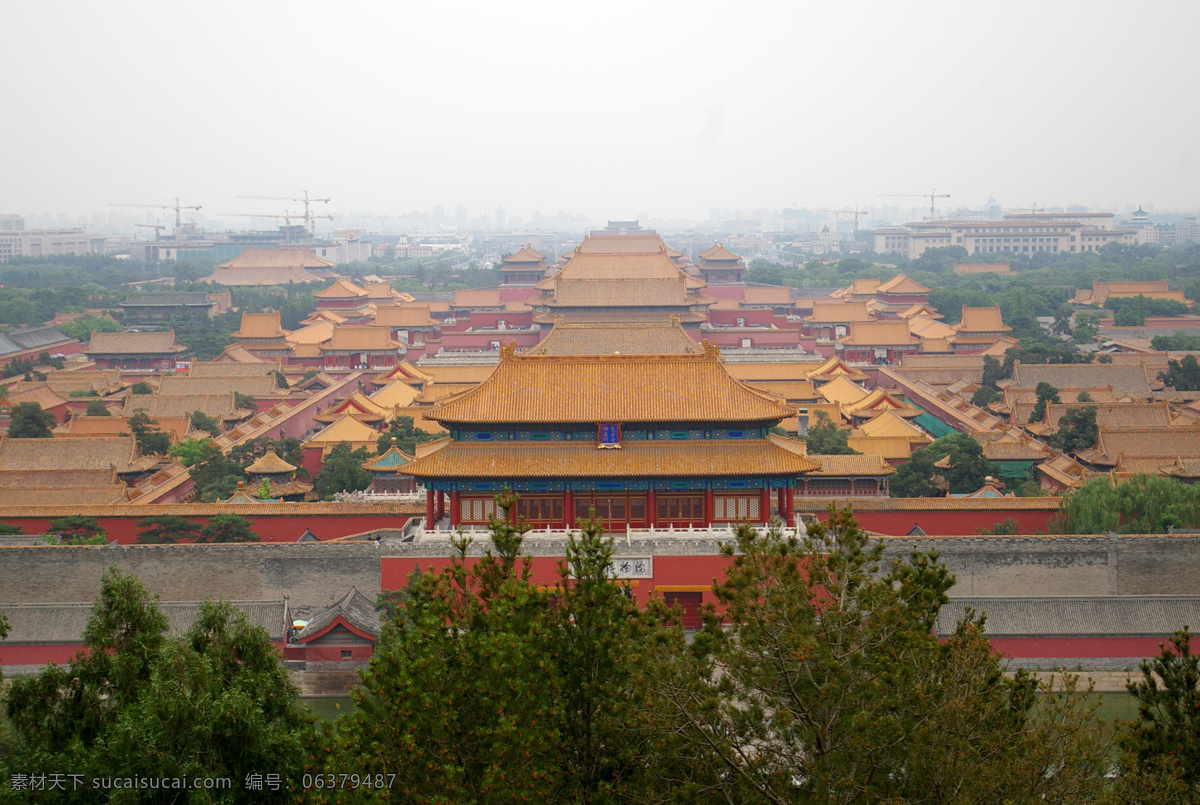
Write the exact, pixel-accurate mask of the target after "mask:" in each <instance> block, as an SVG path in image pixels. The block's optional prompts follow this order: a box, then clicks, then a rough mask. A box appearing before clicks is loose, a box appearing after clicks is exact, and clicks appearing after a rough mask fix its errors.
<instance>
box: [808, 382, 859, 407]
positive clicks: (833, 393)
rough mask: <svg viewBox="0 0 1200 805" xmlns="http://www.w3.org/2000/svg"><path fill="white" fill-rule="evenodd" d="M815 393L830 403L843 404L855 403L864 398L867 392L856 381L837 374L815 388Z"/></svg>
mask: <svg viewBox="0 0 1200 805" xmlns="http://www.w3.org/2000/svg"><path fill="white" fill-rule="evenodd" d="M817 393H818V394H820V395H821V396H822V397H824V398H825V399H826V400H828V401H829V402H831V403H838V404H840V405H843V406H847V405H850V404H852V403H856V402H858V401H859V400H862V399H864V398H866V396H867V394H868V392H867V390H866V389H864V388H863V387H862V386H860V385H858V384H857V383H853V382H851V381H850V380H848V379H846V378H845V377H844V376H842V375H838V376H837V377H835V378H834V379H833V380H830V381H829V382H828V383H826V384H825V385H823V386H821V387H820V388H819V389H817Z"/></svg>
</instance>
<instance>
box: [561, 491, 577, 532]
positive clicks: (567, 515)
mask: <svg viewBox="0 0 1200 805" xmlns="http://www.w3.org/2000/svg"><path fill="white" fill-rule="evenodd" d="M563 519H564V520H566V522H567V528H569V529H570V528H574V527H575V496H574V495H573V494H571V490H570V489H568V490H567V491H566V492H563Z"/></svg>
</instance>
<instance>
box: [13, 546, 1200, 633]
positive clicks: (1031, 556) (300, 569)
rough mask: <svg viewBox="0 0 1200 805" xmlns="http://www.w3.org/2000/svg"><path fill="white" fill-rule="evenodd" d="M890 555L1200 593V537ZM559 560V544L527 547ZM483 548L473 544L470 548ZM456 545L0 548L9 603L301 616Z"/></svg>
mask: <svg viewBox="0 0 1200 805" xmlns="http://www.w3.org/2000/svg"><path fill="white" fill-rule="evenodd" d="M887 542H888V556H889V557H895V556H901V555H904V554H905V553H907V552H908V551H909V550H911V549H912V546H913V545H914V544H915V545H917V546H919V547H921V548H922V549H924V550H938V551H940V552H941V558H942V561H943V562H945V563H946V565H947V566H948V567H949V568H950V570H951V571H952V572H953V573H954V574H955V575H956V576H957V579H958V583H957V585H956V586H955V588H954V589H953V590H952V591H951V594H952V595H954V594H958V595H971V596H978V595H1135V594H1142V595H1147V594H1181V593H1186V594H1200V537H1192V536H1177V537H1121V538H1117V539H1111V538H1108V537H1067V538H1046V537H1042V538H1038V537H953V538H948V537H943V538H936V539H919V540H913V539H911V538H901V537H897V538H891V539H889V540H888V541H887ZM527 545H528V547H529V549H530V552H532V553H535V554H539V555H551V556H561V555H562V549H563V544H562V541H561V540H553V541H548V542H546V543H539V541H538V540H536V539H533V540H530V541H529V542H528V543H527ZM482 547H483V546H482V544H480V543H476V544H475V545H474V546H473V550H472V553H478V552H479V551H480V550H481V549H482ZM617 550H618V553H619V554H620V553H626V554H630V555H646V554H647V553H654V554H660V555H670V554H675V555H686V554H691V555H696V554H712V553H715V552H716V551H717V550H718V544H717V542H716V541H715V540H701V539H694V540H690V539H687V538H676V539H669V538H655V539H653V540H644V541H643V540H636V539H635V540H634V541H633V543H632V544H631V545H627V544H625V543H624V541H621V542H619V543H618V546H617ZM448 552H449V546H448V545H441V546H437V547H434V546H430V545H418V544H393V545H379V544H373V543H342V544H320V543H312V544H308V543H306V544H290V545H203V546H194V545H185V546H170V545H125V546H109V547H80V548H70V547H49V546H46V547H14V548H0V602H56V601H57V602H67V601H92V600H94V599H95V598H96V595H97V594H98V593H99V591H100V577H101V576H102V575H103V574H104V571H105V569H106V568H107V567H108V566H109V565H110V564H112V563H113V562H116V563H117V564H118V565H119V566H120V567H121V569H122V570H123V571H124V572H129V573H135V574H137V575H138V576H139V577H140V578H141V580H142V583H143V584H145V585H146V587H147V588H148V589H149V590H150V591H151V592H153V593H155V594H157V595H159V596H160V597H161V598H162V599H163V600H165V601H180V600H201V599H203V598H205V597H206V596H213V597H220V598H229V599H272V598H282V597H284V596H288V597H289V598H290V600H291V602H292V606H293V608H294V609H295V611H296V612H297V614H299V615H305V614H309V613H311V612H314V611H316V610H318V609H321V608H323V607H325V606H328V605H330V604H332V603H333V602H334V601H336V600H337V599H338V598H339V597H341V596H342V595H343V594H344V593H345V592H346V590H348V589H349V588H350V587H351V586H355V587H357V588H358V589H359V590H361V591H362V592H363V593H364V594H366V595H368V596H371V595H373V594H374V592H376V591H378V589H379V566H380V562H379V560H380V558H381V557H384V556H403V557H410V558H412V559H414V560H416V559H418V558H420V557H422V556H436V555H442V556H445V555H447V553H448Z"/></svg>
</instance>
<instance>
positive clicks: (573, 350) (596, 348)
mask: <svg viewBox="0 0 1200 805" xmlns="http://www.w3.org/2000/svg"><path fill="white" fill-rule="evenodd" d="M703 351H704V350H703V348H702V347H701V346H700V344H698V343H697V342H696V340H695V339H693V338H692V337H691V336H689V335H688V334H687V333H686V332H685V331H684V329H683V327H682V326H681V325H680V323H679V321H678V319H676V320H674V321H669V322H626V323H612V324H571V323H566V322H564V321H562V320H561V319H559V320H557V321H555V322H554V328H553V329H552V330H551V331H550V334H549V335H547V336H546V338H545V339H544V340H543V341H542V342H541V343H540V344H538V345H537V346H535V347H533V348H531V349H530V350H529V351H528V352H526V353H525V354H526V355H612V354H614V353H620V354H622V355H668V354H680V353H699V352H703Z"/></svg>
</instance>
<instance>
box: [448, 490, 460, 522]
mask: <svg viewBox="0 0 1200 805" xmlns="http://www.w3.org/2000/svg"><path fill="white" fill-rule="evenodd" d="M458 523H459V514H458V492H456V491H454V490H451V492H450V527H451V528H458Z"/></svg>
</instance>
